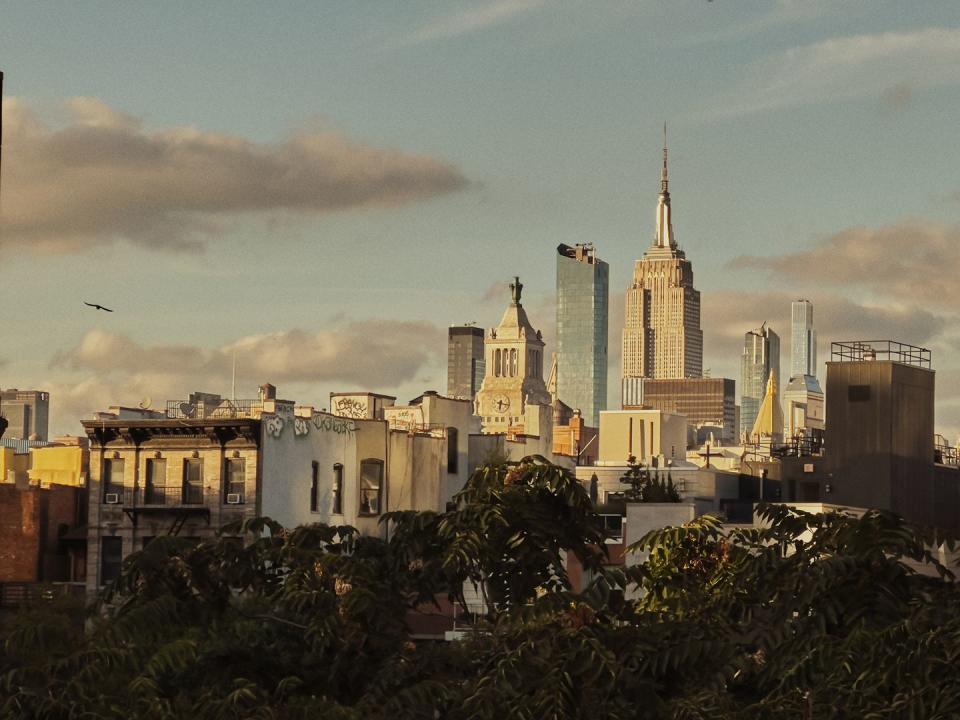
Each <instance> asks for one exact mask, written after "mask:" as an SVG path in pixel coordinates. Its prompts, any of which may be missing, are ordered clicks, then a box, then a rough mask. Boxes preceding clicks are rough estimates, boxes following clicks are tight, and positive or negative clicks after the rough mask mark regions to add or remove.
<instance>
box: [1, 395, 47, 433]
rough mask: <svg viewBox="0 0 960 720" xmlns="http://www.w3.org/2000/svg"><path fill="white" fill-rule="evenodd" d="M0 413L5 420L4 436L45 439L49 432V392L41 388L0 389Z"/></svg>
mask: <svg viewBox="0 0 960 720" xmlns="http://www.w3.org/2000/svg"><path fill="white" fill-rule="evenodd" d="M0 415H3V417H5V418H6V420H7V423H8V425H7V430H6V432H5V433H4V437H6V438H10V439H19V440H46V439H47V437H48V434H49V418H50V393H46V392H43V391H42V390H17V389H16V388H11V389H8V390H0Z"/></svg>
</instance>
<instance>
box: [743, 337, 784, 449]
mask: <svg viewBox="0 0 960 720" xmlns="http://www.w3.org/2000/svg"><path fill="white" fill-rule="evenodd" d="M771 370H772V371H773V377H774V378H775V379H776V381H777V386H778V387H779V386H780V336H779V335H777V334H776V333H775V332H774V331H773V330H771V329H770V328H768V327H767V325H766V323H764V324H763V325H761V326H760V327H759V328H757V329H756V330H751V331H750V332H748V333H747V334H746V335H744V336H743V355H741V356H740V434H741V435H744V434H746V435H749V434H750V433H751V432H752V431H753V424H754V422H756V419H757V413H759V411H760V403H762V402H763V396H764V395H766V393H767V380H768V379H769V378H770V371H771Z"/></svg>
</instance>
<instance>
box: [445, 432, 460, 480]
mask: <svg viewBox="0 0 960 720" xmlns="http://www.w3.org/2000/svg"><path fill="white" fill-rule="evenodd" d="M457 450H458V448H457V429H456V428H455V427H448V428H447V472H448V473H456V472H457V460H458V458H459V457H460V456H459V453H458V452H457Z"/></svg>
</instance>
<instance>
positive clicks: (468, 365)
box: [447, 325, 486, 400]
mask: <svg viewBox="0 0 960 720" xmlns="http://www.w3.org/2000/svg"><path fill="white" fill-rule="evenodd" d="M485 372H486V365H485V363H484V359H483V328H479V327H474V326H473V325H453V326H451V327H450V331H449V334H448V336H447V395H449V396H450V397H455V398H467V399H469V400H473V398H474V396H475V395H476V394H477V390H479V389H480V385H481V384H483V375H484V373H485Z"/></svg>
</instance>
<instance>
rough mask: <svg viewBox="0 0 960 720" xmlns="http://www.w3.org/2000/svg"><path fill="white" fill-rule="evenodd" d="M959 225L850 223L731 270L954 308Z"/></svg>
mask: <svg viewBox="0 0 960 720" xmlns="http://www.w3.org/2000/svg"><path fill="white" fill-rule="evenodd" d="M958 246H960V225H943V224H940V223H933V222H929V221H921V220H916V221H903V222H900V223H897V224H895V225H885V226H882V227H877V228H870V227H853V228H848V229H846V230H843V231H841V232H839V233H836V234H834V235H831V236H829V237H827V238H824V239H823V240H820V241H819V242H817V243H815V244H813V245H811V246H810V247H808V248H805V249H802V250H799V251H797V252H794V253H788V254H785V255H776V256H771V257H754V256H746V257H740V258H736V259H734V260H732V261H731V262H730V263H729V267H731V268H744V267H746V268H758V269H760V270H765V271H767V272H769V273H770V276H771V278H773V277H775V278H776V279H777V280H778V281H779V282H784V281H786V282H790V283H792V284H794V285H807V286H809V285H821V286H822V285H829V286H832V287H835V288H845V289H848V290H850V289H853V290H866V291H868V292H870V293H871V294H872V295H873V297H875V298H876V299H877V300H879V301H883V302H900V303H923V304H924V305H926V306H929V307H941V308H949V309H951V310H952V309H953V308H955V307H956V300H957V298H958V297H960V256H958V254H957V247H958Z"/></svg>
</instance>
